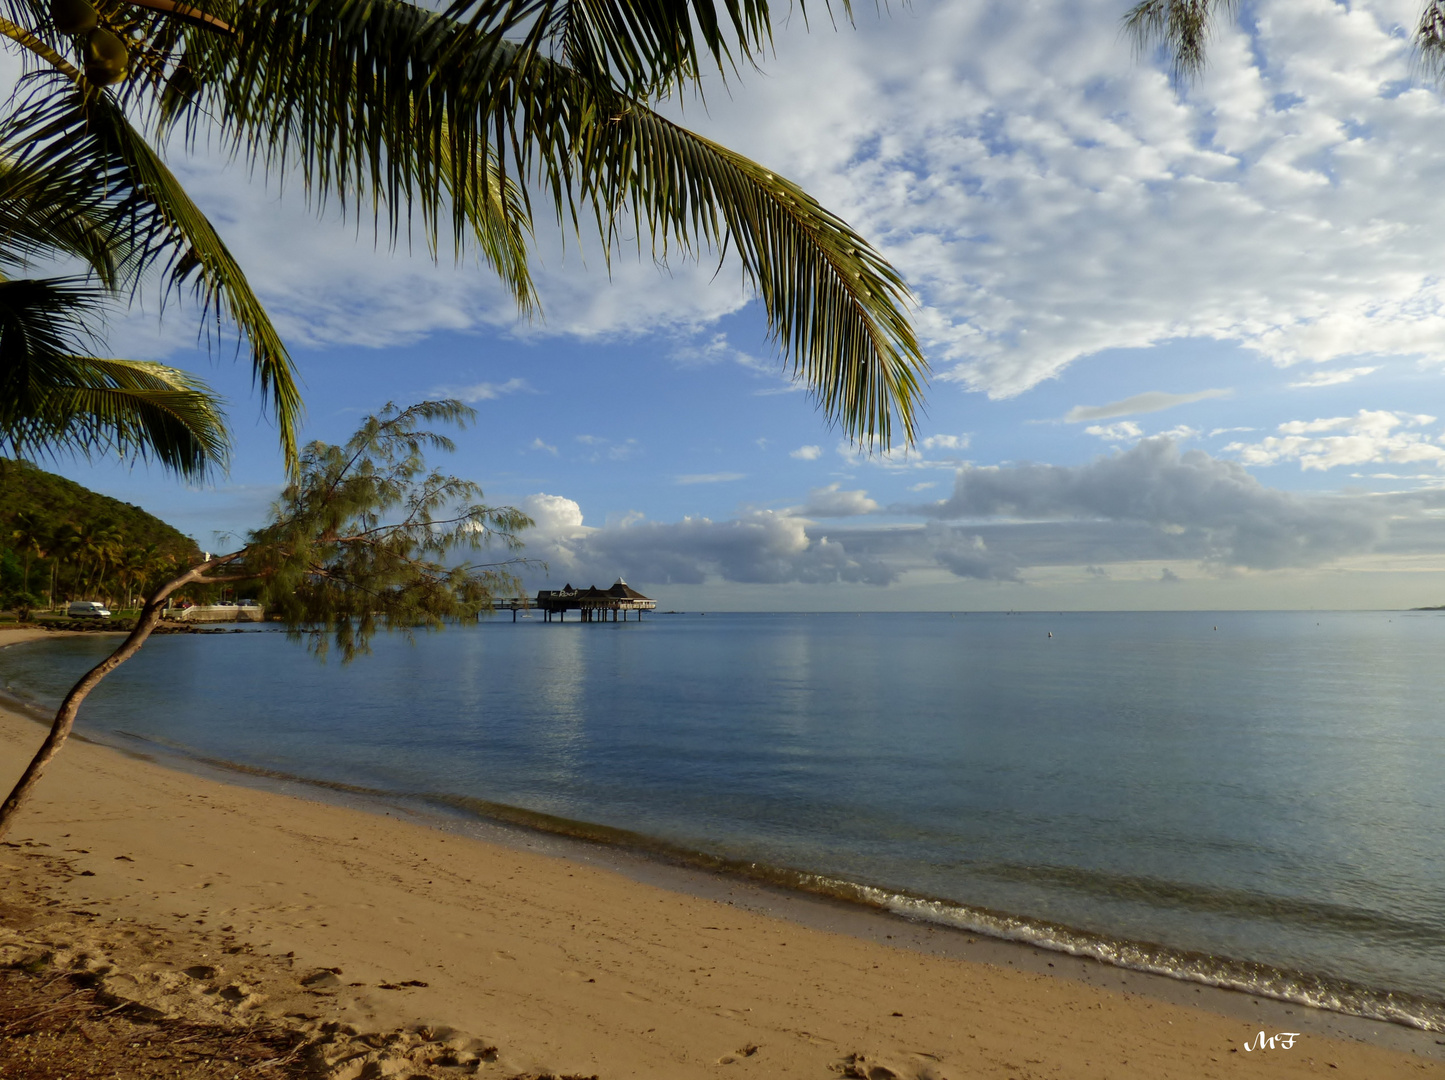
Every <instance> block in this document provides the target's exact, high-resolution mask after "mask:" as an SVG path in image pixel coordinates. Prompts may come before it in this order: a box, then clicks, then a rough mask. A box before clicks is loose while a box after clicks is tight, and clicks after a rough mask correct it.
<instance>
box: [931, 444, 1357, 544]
mask: <svg viewBox="0 0 1445 1080" xmlns="http://www.w3.org/2000/svg"><path fill="white" fill-rule="evenodd" d="M914 509H915V510H916V511H918V512H922V513H926V514H929V515H930V516H932V517H935V518H939V519H944V520H949V519H961V518H966V519H972V520H979V519H987V518H999V517H1006V518H1015V519H1022V520H1024V521H1061V520H1069V519H1074V520H1076V521H1098V522H1109V523H1116V524H1117V525H1121V526H1122V525H1134V526H1137V527H1141V528H1142V531H1141V532H1138V533H1135V534H1130V533H1129V532H1128V531H1127V530H1126V531H1124V532H1119V531H1118V529H1117V528H1116V529H1113V530H1112V531H1106V532H1105V533H1098V532H1097V531H1096V532H1095V533H1094V534H1093V535H1090V534H1089V533H1088V532H1087V531H1086V530H1082V529H1080V526H1079V525H1078V524H1074V525H1071V526H1070V527H1071V528H1073V529H1074V530H1076V531H1077V533H1078V535H1076V536H1075V537H1074V538H1073V539H1072V540H1071V541H1070V543H1071V546H1072V548H1073V551H1074V552H1075V553H1076V554H1077V555H1079V556H1080V557H1078V558H1077V559H1076V560H1075V561H1076V562H1077V563H1079V564H1083V563H1094V564H1098V563H1103V562H1111V561H1119V560H1118V559H1117V557H1116V558H1114V559H1110V558H1104V557H1100V555H1101V552H1100V549H1101V548H1102V549H1104V550H1107V549H1108V548H1109V547H1110V546H1112V548H1113V550H1114V551H1115V552H1116V553H1118V552H1120V551H1122V550H1124V549H1126V548H1127V549H1128V550H1129V551H1130V553H1131V554H1132V556H1133V558H1135V559H1141V558H1161V557H1162V558H1169V557H1171V553H1172V554H1180V553H1183V554H1185V555H1186V556H1190V557H1194V558H1197V559H1200V560H1202V561H1205V562H1209V563H1212V564H1215V565H1219V566H1243V567H1251V568H1255V569H1274V568H1278V567H1284V566H1306V565H1315V564H1318V563H1322V562H1329V561H1331V560H1333V559H1336V558H1339V557H1341V556H1343V555H1347V554H1355V553H1359V552H1362V551H1368V550H1370V549H1371V548H1372V547H1373V546H1374V545H1375V544H1376V543H1377V542H1378V541H1379V540H1380V539H1381V537H1382V536H1383V535H1384V524H1383V522H1382V520H1381V515H1380V512H1379V509H1378V508H1376V507H1372V506H1371V505H1370V503H1369V502H1368V501H1367V500H1364V499H1330V498H1324V497H1306V496H1300V495H1292V494H1290V493H1287V492H1283V491H1278V490H1275V489H1271V488H1266V487H1265V486H1264V485H1263V484H1261V483H1260V482H1259V481H1258V480H1256V479H1255V478H1254V477H1253V476H1251V475H1250V474H1249V473H1247V472H1246V471H1245V470H1244V468H1243V467H1242V466H1240V465H1239V464H1237V463H1235V462H1232V461H1222V460H1220V459H1218V458H1212V457H1210V456H1209V455H1208V454H1205V453H1204V452H1203V451H1200V450H1190V451H1186V452H1183V453H1181V452H1180V450H1179V447H1178V446H1177V445H1176V444H1175V443H1174V442H1173V441H1172V440H1170V439H1167V438H1154V439H1144V440H1142V441H1141V442H1139V443H1138V444H1136V445H1135V446H1133V447H1132V448H1130V449H1129V450H1126V451H1122V452H1120V453H1116V454H1114V455H1112V456H1110V457H1104V458H1099V459H1098V460H1096V461H1093V462H1090V463H1089V464H1087V465H1080V466H1075V467H1068V466H1059V465H1019V466H1015V467H1010V468H965V469H960V470H959V472H958V477H957V479H956V481H955V484H954V491H953V495H952V496H951V497H950V498H948V499H945V500H943V501H942V502H938V503H932V504H925V505H923V506H920V507H915V508H914ZM1090 545H1094V546H1093V547H1090ZM1015 557H1019V556H1015Z"/></svg>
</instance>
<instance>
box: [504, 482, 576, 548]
mask: <svg viewBox="0 0 1445 1080" xmlns="http://www.w3.org/2000/svg"><path fill="white" fill-rule="evenodd" d="M520 508H521V510H522V512H523V513H524V514H526V515H527V516H528V517H530V518H531V519H532V521H533V522H534V524H533V526H532V528H530V529H528V530H527V532H526V534H525V537H526V540H527V541H528V543H535V542H537V541H539V540H542V541H546V540H555V539H557V538H559V537H563V538H565V537H575V536H582V535H585V534H586V533H588V532H590V531H591V530H589V529H588V528H586V527H585V526H584V525H583V524H582V507H581V506H580V505H579V504H578V503H577V502H576V501H575V500H573V499H568V498H566V497H564V496H562V495H547V494H544V493H542V492H538V493H537V494H536V495H528V496H527V497H526V498H525V499H523V500H522V503H521V507H520Z"/></svg>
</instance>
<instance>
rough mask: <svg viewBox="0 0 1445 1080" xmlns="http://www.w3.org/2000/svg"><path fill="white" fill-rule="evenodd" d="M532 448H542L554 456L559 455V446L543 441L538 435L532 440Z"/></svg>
mask: <svg viewBox="0 0 1445 1080" xmlns="http://www.w3.org/2000/svg"><path fill="white" fill-rule="evenodd" d="M532 449H533V450H541V451H543V452H545V453H548V454H551V455H552V456H553V457H556V456H557V448H556V447H555V446H553V445H552V444H551V443H547V442H543V441H542V439H541V436H538V437H537V438H535V439H533V440H532Z"/></svg>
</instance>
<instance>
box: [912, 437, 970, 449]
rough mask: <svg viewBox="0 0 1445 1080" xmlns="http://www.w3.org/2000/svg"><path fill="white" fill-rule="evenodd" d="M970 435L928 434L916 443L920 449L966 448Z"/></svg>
mask: <svg viewBox="0 0 1445 1080" xmlns="http://www.w3.org/2000/svg"><path fill="white" fill-rule="evenodd" d="M971 438H972V436H970V435H930V436H928V438H926V439H924V440H923V441H922V442H920V443H919V444H918V446H919V449H921V450H967V449H968V444H969V440H970V439H971Z"/></svg>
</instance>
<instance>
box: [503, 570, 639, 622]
mask: <svg viewBox="0 0 1445 1080" xmlns="http://www.w3.org/2000/svg"><path fill="white" fill-rule="evenodd" d="M534 608H535V609H536V610H537V611H540V612H542V617H543V619H544V620H545V621H547V622H551V621H552V617H553V616H554V615H555V616H556V618H557V621H558V622H565V621H566V619H567V612H569V611H575V612H577V617H578V619H579V620H580V621H582V622H627V621H628V620H627V615H628V612H632V611H635V612H637V621H638V622H641V621H642V613H643V612H644V611H656V610H657V601H656V600H651V599H649V598H648V597H646V596H643V595H642V594H641V593H640V592H638V591H637V590H636V589H634V588H633V587H632V586H631V585H629V584H627V582H625V581H623V580H622V579H621V578H618V579H617V583H616V584H615V585H613V586H612V588H610V589H599V588H598V587H597V586H596V585H593V586H592V587H591V588H590V589H574V588H573V587H572V586H571V585H570V584H568V585H566V586H565V587H563V588H561V589H542V590H540V591H539V592H538V593H537V597H536V599H535V600H529V599H528V598H527V597H520V598H518V599H515V600H499V601H497V610H498V611H510V612H511V613H512V621H513V622H516V621H517V612H519V611H528V610H530V609H534Z"/></svg>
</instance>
